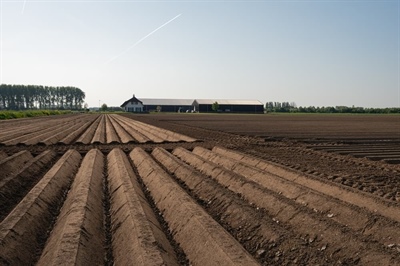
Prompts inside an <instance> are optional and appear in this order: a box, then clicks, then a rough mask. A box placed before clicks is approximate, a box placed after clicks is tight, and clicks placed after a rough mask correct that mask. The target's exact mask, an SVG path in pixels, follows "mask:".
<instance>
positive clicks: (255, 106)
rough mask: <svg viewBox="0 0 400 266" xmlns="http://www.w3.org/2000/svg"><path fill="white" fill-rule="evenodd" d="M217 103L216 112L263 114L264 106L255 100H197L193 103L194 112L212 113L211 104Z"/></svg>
mask: <svg viewBox="0 0 400 266" xmlns="http://www.w3.org/2000/svg"><path fill="white" fill-rule="evenodd" d="M215 102H217V103H218V112H223V113H253V114H254V113H264V105H263V104H262V103H261V102H260V101H257V100H223V99H220V100H215V99H214V100H211V99H197V100H194V101H193V104H192V105H193V107H194V110H195V111H197V112H200V113H209V112H214V110H213V109H212V105H213V103H215Z"/></svg>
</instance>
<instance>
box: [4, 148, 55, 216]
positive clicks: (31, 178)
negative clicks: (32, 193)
mask: <svg viewBox="0 0 400 266" xmlns="http://www.w3.org/2000/svg"><path fill="white" fill-rule="evenodd" d="M56 156H57V154H56V153H55V152H54V151H51V150H47V151H44V152H42V153H41V154H40V155H38V156H36V157H35V158H33V159H32V160H30V161H29V162H28V163H27V164H26V165H25V166H24V167H23V168H22V169H21V170H20V171H18V172H17V173H15V174H14V175H11V176H8V177H7V178H5V179H3V180H1V181H0V221H2V220H3V219H4V218H5V217H6V215H7V214H8V213H9V212H10V211H11V210H12V209H13V208H14V207H15V205H16V204H17V203H18V202H19V201H20V200H21V199H22V198H23V197H24V196H25V194H26V193H28V192H29V190H30V189H31V188H32V187H33V186H34V185H35V184H36V183H37V182H38V181H39V179H40V178H41V175H40V174H41V173H42V172H43V170H44V169H46V168H47V167H48V166H49V165H51V163H52V161H53V160H54V159H55V158H56ZM43 174H44V173H43ZM43 174H42V175H43Z"/></svg>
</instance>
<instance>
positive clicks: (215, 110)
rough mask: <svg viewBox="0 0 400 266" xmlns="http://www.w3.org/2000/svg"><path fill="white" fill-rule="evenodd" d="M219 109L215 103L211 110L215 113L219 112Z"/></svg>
mask: <svg viewBox="0 0 400 266" xmlns="http://www.w3.org/2000/svg"><path fill="white" fill-rule="evenodd" d="M218 108H219V104H218V102H215V103H213V104H212V106H211V109H212V110H213V111H214V112H217V111H218Z"/></svg>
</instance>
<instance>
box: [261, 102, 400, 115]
mask: <svg viewBox="0 0 400 266" xmlns="http://www.w3.org/2000/svg"><path fill="white" fill-rule="evenodd" d="M265 110H266V112H267V113H270V112H276V113H338V114H400V108H397V107H393V108H364V107H355V106H352V107H348V106H336V107H333V106H326V107H325V106H322V107H315V106H308V107H305V106H304V107H303V106H300V107H297V106H296V104H295V103H289V102H267V103H266V105H265Z"/></svg>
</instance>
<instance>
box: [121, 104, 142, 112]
mask: <svg viewBox="0 0 400 266" xmlns="http://www.w3.org/2000/svg"><path fill="white" fill-rule="evenodd" d="M125 111H126V112H132V113H140V112H143V104H141V103H128V104H127V105H125Z"/></svg>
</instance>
